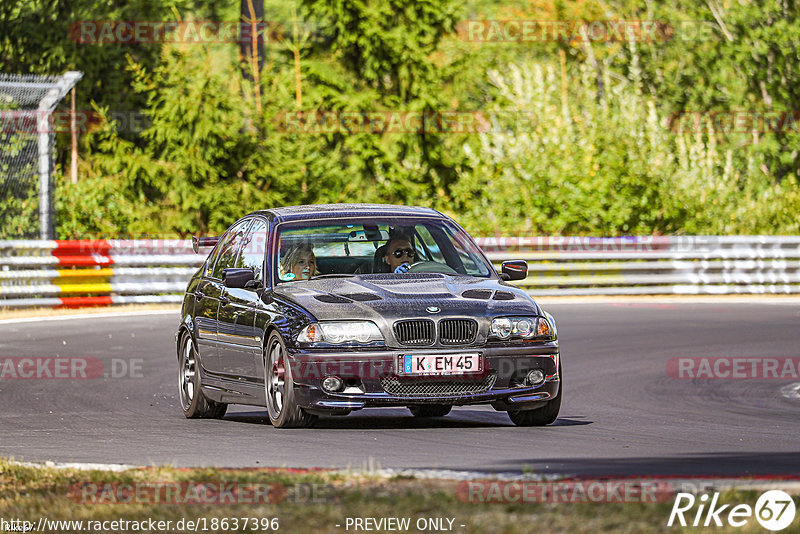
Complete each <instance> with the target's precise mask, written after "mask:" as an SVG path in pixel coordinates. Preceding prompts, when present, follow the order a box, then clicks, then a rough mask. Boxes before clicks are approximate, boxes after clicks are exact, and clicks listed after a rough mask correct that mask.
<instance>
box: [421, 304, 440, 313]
mask: <svg viewBox="0 0 800 534" xmlns="http://www.w3.org/2000/svg"><path fill="white" fill-rule="evenodd" d="M425 311H426V312H428V313H439V312H440V311H442V309H441V308H439V307H438V306H428V307H427V308H425Z"/></svg>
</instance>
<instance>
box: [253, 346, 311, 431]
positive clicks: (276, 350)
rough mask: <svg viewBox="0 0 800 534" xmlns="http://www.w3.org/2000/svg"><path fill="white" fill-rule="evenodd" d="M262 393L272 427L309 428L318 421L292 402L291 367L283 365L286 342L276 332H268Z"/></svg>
mask: <svg viewBox="0 0 800 534" xmlns="http://www.w3.org/2000/svg"><path fill="white" fill-rule="evenodd" d="M264 394H265V395H266V401H267V402H266V404H267V414H268V415H269V421H270V422H271V423H272V426H274V427H275V428H308V427H311V426H313V425H314V423H315V422H316V421H317V416H316V415H312V414H310V413H308V412H306V411H305V410H303V409H302V408H300V407H299V406H298V405H297V403H296V402H295V399H294V381H293V380H292V367H291V365H286V345H285V344H284V342H283V338H281V336H280V334H278V333H277V332H272V334H270V336H269V339H268V340H267V345H266V349H265V351H264Z"/></svg>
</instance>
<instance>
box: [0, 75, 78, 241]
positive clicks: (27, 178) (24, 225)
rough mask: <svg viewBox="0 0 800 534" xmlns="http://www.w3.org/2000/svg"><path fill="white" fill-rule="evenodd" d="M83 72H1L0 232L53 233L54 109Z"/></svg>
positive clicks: (21, 235)
mask: <svg viewBox="0 0 800 534" xmlns="http://www.w3.org/2000/svg"><path fill="white" fill-rule="evenodd" d="M82 76H83V73H81V72H73V71H71V72H67V73H66V74H64V75H63V76H40V75H32V74H2V73H0V125H2V129H1V130H0V237H4V238H30V237H37V236H38V237H40V238H41V239H53V238H54V237H55V216H54V210H53V168H54V159H55V131H54V129H53V124H52V113H53V110H55V108H56V105H58V103H59V102H60V101H61V99H62V98H64V96H65V95H66V94H67V93H68V92H69V90H70V89H72V87H73V86H74V85H75V84H76V83H77V82H78V80H80V79H81V77H82ZM34 217H38V225H37V224H36V221H35V220H31V219H32V218H34ZM37 227H38V231H37Z"/></svg>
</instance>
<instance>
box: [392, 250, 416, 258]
mask: <svg viewBox="0 0 800 534" xmlns="http://www.w3.org/2000/svg"><path fill="white" fill-rule="evenodd" d="M392 254H394V257H395V258H402V257H403V254H405V255H406V256H408V257H410V258H413V257H414V256H415V255H416V254H417V251H416V250H414V249H413V248H398V249H397V250H395V251H394V252H392Z"/></svg>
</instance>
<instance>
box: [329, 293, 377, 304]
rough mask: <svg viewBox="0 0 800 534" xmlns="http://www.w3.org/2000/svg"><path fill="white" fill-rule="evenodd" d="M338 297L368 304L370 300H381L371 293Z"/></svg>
mask: <svg viewBox="0 0 800 534" xmlns="http://www.w3.org/2000/svg"><path fill="white" fill-rule="evenodd" d="M339 296H340V297H343V298H347V299H351V300H357V301H359V302H368V301H370V300H383V299H382V298H381V297H379V296H378V295H375V294H373V293H350V294H347V295H345V294H342V295H339Z"/></svg>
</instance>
